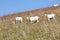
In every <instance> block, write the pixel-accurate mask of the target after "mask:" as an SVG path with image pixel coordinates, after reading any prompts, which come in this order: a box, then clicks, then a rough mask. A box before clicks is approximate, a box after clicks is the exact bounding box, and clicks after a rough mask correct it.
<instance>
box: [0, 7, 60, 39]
mask: <svg viewBox="0 0 60 40" xmlns="http://www.w3.org/2000/svg"><path fill="white" fill-rule="evenodd" d="M59 8H60V7H59ZM48 9H49V8H48ZM48 9H47V11H45V10H46V9H43V12H42V11H41V12H40V11H39V10H36V12H35V11H32V14H31V13H29V12H28V13H29V15H31V16H33V15H38V16H39V17H40V19H39V22H38V23H33V24H31V23H29V22H28V21H27V20H26V19H24V20H23V22H22V23H17V24H13V23H12V20H13V19H14V16H15V15H14V16H7V17H5V18H6V19H5V18H2V20H1V19H0V40H60V10H59V9H58V8H56V9H54V10H53V9H49V10H52V12H54V13H55V14H56V19H55V20H54V19H53V20H51V21H47V19H46V17H45V16H44V15H43V14H44V13H49V10H48ZM50 12H51V11H50ZM28 13H27V12H26V15H25V16H23V15H24V14H21V15H22V16H23V18H24V17H26V16H27V14H28ZM36 13H37V14H36ZM17 15H18V14H17ZM11 17H13V18H12V19H11Z"/></svg>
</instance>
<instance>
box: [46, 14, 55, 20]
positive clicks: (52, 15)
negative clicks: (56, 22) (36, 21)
mask: <svg viewBox="0 0 60 40" xmlns="http://www.w3.org/2000/svg"><path fill="white" fill-rule="evenodd" d="M45 16H47V18H48V20H51V19H55V14H53V13H51V14H45Z"/></svg>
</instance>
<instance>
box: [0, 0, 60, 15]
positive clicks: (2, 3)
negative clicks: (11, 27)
mask: <svg viewBox="0 0 60 40" xmlns="http://www.w3.org/2000/svg"><path fill="white" fill-rule="evenodd" d="M54 4H59V5H60V0H0V16H4V15H8V14H14V13H18V12H25V11H30V10H36V9H40V8H46V7H50V6H52V5H54Z"/></svg>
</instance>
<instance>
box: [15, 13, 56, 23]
mask: <svg viewBox="0 0 60 40" xmlns="http://www.w3.org/2000/svg"><path fill="white" fill-rule="evenodd" d="M45 16H46V17H47V19H48V20H51V19H55V16H56V15H55V14H54V13H51V14H45ZM39 19H40V17H39V16H32V17H29V16H27V17H26V20H28V21H29V22H31V23H33V22H39ZM15 20H16V22H21V23H22V21H23V18H22V17H18V16H17V17H15Z"/></svg>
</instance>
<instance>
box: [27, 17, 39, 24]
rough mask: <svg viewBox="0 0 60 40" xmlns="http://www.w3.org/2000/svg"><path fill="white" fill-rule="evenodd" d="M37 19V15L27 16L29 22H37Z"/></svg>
mask: <svg viewBox="0 0 60 40" xmlns="http://www.w3.org/2000/svg"><path fill="white" fill-rule="evenodd" d="M38 19H39V17H38V16H33V17H27V20H28V21H30V22H31V23H33V22H39V20H38Z"/></svg>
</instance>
